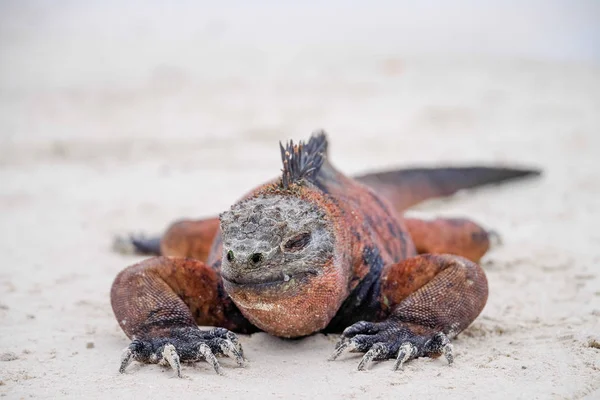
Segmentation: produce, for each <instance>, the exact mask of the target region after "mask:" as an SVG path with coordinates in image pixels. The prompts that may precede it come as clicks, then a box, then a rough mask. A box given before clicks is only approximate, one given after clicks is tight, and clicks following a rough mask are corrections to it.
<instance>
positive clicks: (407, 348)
mask: <svg viewBox="0 0 600 400" xmlns="http://www.w3.org/2000/svg"><path fill="white" fill-rule="evenodd" d="M417 353H418V350H417V347H416V346H415V345H414V344H412V343H410V342H405V343H402V344H401V345H400V350H399V351H398V356H397V357H396V361H395V362H394V366H393V368H392V371H397V370H402V367H403V366H404V363H405V362H407V361H408V360H410V359H412V358H415V357H416V356H417Z"/></svg>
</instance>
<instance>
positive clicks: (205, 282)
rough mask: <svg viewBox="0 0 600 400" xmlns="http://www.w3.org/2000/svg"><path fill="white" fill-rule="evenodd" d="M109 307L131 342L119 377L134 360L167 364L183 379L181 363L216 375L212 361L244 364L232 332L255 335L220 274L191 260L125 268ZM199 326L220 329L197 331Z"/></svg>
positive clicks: (164, 260) (161, 259) (165, 259)
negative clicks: (202, 365)
mask: <svg viewBox="0 0 600 400" xmlns="http://www.w3.org/2000/svg"><path fill="white" fill-rule="evenodd" d="M111 303H112V307H113V311H114V313H115V316H116V317H117V321H118V322H119V325H120V326H121V328H122V329H123V331H124V332H125V334H127V336H128V337H129V338H131V339H132V342H131V344H130V345H129V346H128V347H127V348H126V349H125V351H124V353H123V359H122V363H121V367H120V372H124V371H125V368H126V367H127V366H128V365H129V363H130V362H131V361H133V360H135V361H139V362H145V363H163V364H169V365H171V367H173V369H175V370H176V372H177V375H178V376H181V368H180V363H181V362H186V361H190V362H191V361H198V360H206V361H208V362H209V363H211V364H212V366H213V368H214V369H215V371H216V372H217V373H220V372H221V369H220V366H219V363H218V361H217V359H216V357H215V356H231V357H234V358H235V359H236V361H237V362H238V364H242V362H243V352H242V348H241V346H240V345H239V342H238V340H237V337H236V336H235V334H233V333H232V332H230V330H235V331H237V332H250V331H253V330H255V328H254V327H253V326H252V325H251V324H250V323H249V322H248V321H247V320H246V319H245V318H244V317H243V316H242V315H241V313H240V312H239V310H238V309H237V308H236V307H235V305H234V304H233V303H232V302H231V300H229V298H228V297H227V296H226V295H225V293H224V291H223V288H222V284H221V278H220V276H219V274H218V272H217V271H216V270H214V269H212V268H210V267H208V266H207V265H205V264H204V263H203V262H201V261H197V260H192V259H184V258H176V257H155V258H151V259H148V260H145V261H142V262H141V263H139V264H136V265H133V266H131V267H129V268H126V269H125V270H123V271H122V272H121V273H119V275H117V277H116V279H115V281H114V283H113V286H112V289H111ZM199 324H200V325H209V326H216V327H220V328H216V329H213V330H210V331H201V330H200V329H199V328H198V325H199ZM224 328H226V329H224Z"/></svg>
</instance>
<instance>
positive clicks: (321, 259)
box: [221, 139, 347, 337]
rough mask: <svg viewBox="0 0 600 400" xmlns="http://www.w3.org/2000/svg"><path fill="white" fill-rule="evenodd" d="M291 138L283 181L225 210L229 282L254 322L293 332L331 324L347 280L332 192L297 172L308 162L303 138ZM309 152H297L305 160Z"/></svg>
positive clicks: (224, 268) (225, 266)
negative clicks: (331, 204) (329, 204)
mask: <svg viewBox="0 0 600 400" xmlns="http://www.w3.org/2000/svg"><path fill="white" fill-rule="evenodd" d="M312 140H313V139H311V141H312ZM310 144H311V142H309V144H308V145H310ZM308 145H307V146H308ZM291 146H292V148H289V147H290V145H288V150H287V151H288V153H287V154H288V155H292V156H291V157H290V156H287V157H286V155H285V153H284V156H283V158H284V174H283V177H282V179H281V180H280V181H279V182H278V183H275V184H273V185H272V186H271V187H267V188H266V189H265V190H262V191H259V192H257V193H254V195H253V196H250V197H249V198H248V199H245V200H243V201H241V202H239V203H237V204H235V205H233V206H232V207H231V209H230V210H229V211H226V212H224V213H223V214H221V236H222V241H223V255H222V260H221V275H222V277H223V283H224V287H225V290H226V291H227V293H228V294H229V296H230V297H231V298H232V299H233V301H234V302H235V303H236V305H237V306H238V308H239V309H240V310H241V311H242V313H243V314H244V315H245V316H246V318H248V319H249V320H250V321H251V322H252V323H253V324H255V325H256V326H258V327H259V328H261V329H263V330H265V331H267V332H269V333H272V334H275V335H278V336H288V337H294V336H303V335H308V334H310V333H313V332H315V331H318V330H320V329H323V328H324V327H325V326H327V323H328V322H329V321H330V320H331V318H333V316H334V315H335V312H336V311H337V309H338V308H339V306H340V304H341V301H342V300H343V298H344V295H345V293H343V292H344V290H345V288H346V286H347V285H346V284H345V282H344V280H345V278H344V276H343V275H344V274H343V273H341V268H340V265H339V264H340V263H341V262H342V261H341V259H342V257H340V256H339V254H338V253H339V251H338V250H337V247H336V228H335V224H334V222H333V221H332V219H331V218H330V217H331V216H330V213H328V210H327V208H326V207H324V206H323V204H324V203H327V200H326V198H325V195H324V194H323V193H322V192H320V191H319V190H318V188H316V187H315V186H314V185H312V184H311V183H310V181H309V180H308V179H306V175H304V177H303V178H301V179H298V174H297V173H296V172H297V171H299V170H301V169H302V168H304V171H305V172H306V171H309V168H307V167H306V164H302V163H298V162H297V161H298V160H297V159H293V154H295V155H296V156H298V146H296V147H295V149H296V152H294V147H293V144H292V145H291ZM300 146H302V144H300ZM321 148H323V147H321ZM285 151H286V149H284V148H283V147H282V152H285ZM309 156H311V154H302V153H300V155H299V156H298V157H300V158H301V159H303V162H304V163H306V161H307V159H310V157H309ZM303 157H305V158H303ZM290 158H292V159H290ZM286 160H287V162H288V163H287V165H288V166H289V165H293V166H294V167H296V169H295V170H294V171H295V172H294V171H292V172H290V171H289V169H287V170H286ZM294 163H295V164H294ZM319 167H320V164H319ZM286 171H287V172H288V174H287V175H286ZM310 172H315V170H314V169H312V170H310ZM316 172H318V170H316ZM313 176H314V175H313Z"/></svg>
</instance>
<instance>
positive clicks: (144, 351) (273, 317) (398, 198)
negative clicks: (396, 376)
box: [111, 134, 531, 375]
mask: <svg viewBox="0 0 600 400" xmlns="http://www.w3.org/2000/svg"><path fill="white" fill-rule="evenodd" d="M326 146H327V143H326V139H325V136H324V135H323V134H320V135H316V136H313V137H312V138H311V140H310V141H309V142H308V143H307V144H303V143H301V144H299V145H293V143H290V144H289V145H288V146H287V147H286V148H283V147H282V159H283V163H284V170H283V176H282V177H281V178H279V179H276V180H274V181H271V182H269V183H266V184H264V185H262V186H260V187H258V188H257V189H255V190H253V191H251V192H250V193H249V194H247V195H246V196H244V197H243V198H242V200H240V201H239V202H238V203H236V204H235V205H234V206H232V208H231V209H230V210H229V211H227V212H225V213H224V214H222V215H221V221H220V222H221V227H220V228H221V229H218V226H219V225H218V224H219V220H218V219H216V218H213V219H206V220H197V221H191V220H188V221H182V222H178V223H175V224H173V225H172V226H171V228H170V229H169V230H168V231H167V233H166V234H165V235H164V236H163V238H162V240H161V246H160V247H161V253H162V254H163V256H162V257H155V258H151V259H148V260H145V261H143V262H141V263H139V264H136V265H134V266H131V267H129V268H127V269H125V270H123V271H122V272H121V273H120V274H119V275H118V276H117V278H116V279H115V282H114V284H113V287H112V291H111V301H112V306H113V310H114V312H115V315H116V317H117V320H118V321H119V324H120V325H121V327H122V328H123V330H124V332H125V333H126V334H127V336H128V337H130V338H132V339H133V342H132V344H131V345H130V346H129V347H128V348H127V349H126V351H125V353H124V357H123V362H122V365H121V371H122V372H123V371H124V370H125V367H126V366H127V365H128V364H129V363H130V362H131V361H132V360H137V361H141V362H151V363H152V362H159V363H168V364H170V365H171V366H173V368H175V369H176V371H177V374H178V375H180V366H179V363H180V361H196V360H207V361H209V362H211V364H212V365H213V367H214V368H215V370H216V371H217V372H219V371H220V367H219V366H218V363H217V362H216V359H215V358H214V354H217V355H227V356H233V357H235V358H236V359H237V360H238V361H239V362H241V360H243V353H242V350H241V346H240V345H239V342H238V341H237V338H236V337H235V335H233V333H231V332H229V331H234V332H242V333H250V332H254V331H256V330H263V331H266V332H268V333H270V334H272V335H276V336H281V337H299V336H305V335H309V334H312V333H315V332H319V331H324V332H340V331H342V330H343V333H342V338H341V341H340V343H339V344H338V346H337V347H336V350H335V352H334V354H333V356H332V359H335V358H337V357H338V356H339V355H340V354H342V353H343V352H344V351H359V352H364V353H365V356H364V358H363V360H362V361H361V363H360V365H359V369H365V368H367V367H368V366H369V364H370V363H371V362H372V361H373V360H382V359H389V358H395V359H396V362H395V364H394V368H395V369H397V368H400V367H401V366H402V365H403V363H404V362H406V361H408V360H410V359H412V358H415V357H422V356H429V357H438V356H440V355H441V354H444V355H445V356H446V358H447V360H448V361H449V362H452V359H453V358H452V347H451V345H450V339H451V338H453V337H454V336H455V335H457V334H458V333H459V332H460V331H462V330H463V329H465V328H466V327H467V326H468V325H469V324H470V323H471V322H472V321H473V320H474V319H475V318H476V317H477V316H478V315H479V313H480V312H481V310H482V309H483V307H484V305H485V302H486V300H487V280H486V277H485V274H484V272H483V270H482V269H481V268H480V267H479V265H477V264H476V262H477V261H479V259H480V258H481V257H482V256H483V255H484V254H485V252H486V251H487V250H488V248H489V238H488V233H487V231H486V230H484V229H483V228H481V227H480V226H478V225H477V224H475V223H473V222H471V221H468V220H464V219H437V220H434V221H422V220H418V219H406V220H405V219H403V218H402V215H401V214H400V213H399V212H398V209H400V208H402V207H404V206H405V205H406V204H412V203H414V202H415V199H423V198H427V197H432V196H435V195H447V194H450V193H453V192H456V191H457V190H459V189H460V188H461V187H471V186H473V185H474V184H482V183H486V182H490V181H500V180H506V179H512V178H514V177H518V176H525V175H528V174H530V173H531V172H529V171H521V170H509V169H489V168H483V169H482V168H475V169H469V170H468V171H469V172H465V174H463V175H461V174H460V173H458V174H459V175H460V179H455V181H456V182H458V183H453V182H452V181H449V182H446V181H443V180H442V181H443V185H440V184H439V183H440V179H439V177H440V176H442V177H443V176H444V174H443V170H434V171H435V173H434V174H433V175H432V176H435V179H430V180H428V179H427V176H429V175H426V176H424V178H422V179H421V178H420V179H418V180H415V179H414V177H415V172H414V171H418V174H422V173H423V172H422V170H409V172H408V174H407V172H406V171H398V172H397V173H395V174H393V173H392V174H391V175H390V173H387V174H372V175H366V176H364V177H361V178H359V180H360V181H361V182H364V183H361V182H359V180H355V179H352V178H349V177H347V176H345V175H343V174H342V173H340V172H339V171H337V170H336V169H335V168H334V167H333V166H332V165H331V164H330V163H329V162H328V161H327V159H326ZM440 171H442V172H441V175H440ZM465 171H466V170H465ZM490 171H492V172H490ZM498 171H501V172H498ZM468 173H472V174H475V175H474V176H471V175H468ZM482 174H483V175H482ZM486 174H488V175H486ZM402 176H405V177H408V178H407V182H409V183H410V182H413V181H414V182H416V184H413V185H407V184H405V185H399V186H398V187H399V188H400V189H399V190H397V191H394V190H393V186H392V184H393V183H394V182H396V181H397V180H398V179H400V178H399V177H402ZM418 176H421V175H418ZM450 176H451V177H456V176H457V170H456V169H452V170H451V174H450ZM486 177H487V178H486ZM411 179H412V181H411ZM400 180H401V179H400ZM474 182H475V183H474ZM367 185H370V187H369V186H367ZM419 191H421V192H423V193H421V192H419ZM378 192H381V193H383V194H384V195H386V197H382V196H380V195H379V194H378ZM388 199H390V200H391V201H393V203H391V202H389V201H388ZM425 253H439V254H425ZM442 253H443V254H442ZM165 256H169V257H165ZM198 324H200V325H211V326H216V327H220V328H225V329H221V330H218V329H217V330H213V331H209V332H203V331H200V330H199V329H198V327H197V325H198Z"/></svg>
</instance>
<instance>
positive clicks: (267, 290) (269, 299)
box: [223, 262, 341, 337]
mask: <svg viewBox="0 0 600 400" xmlns="http://www.w3.org/2000/svg"><path fill="white" fill-rule="evenodd" d="M332 264H333V263H332V262H330V263H328V265H325V266H323V268H322V272H321V273H320V274H317V275H315V274H312V273H303V274H298V275H295V276H293V277H290V279H289V280H288V281H283V280H279V281H272V282H262V283H250V284H236V283H233V282H230V281H228V280H227V279H225V278H224V279H223V286H224V289H225V291H226V292H227V294H228V295H229V296H230V297H231V299H232V300H233V302H234V303H235V304H236V305H237V307H238V308H239V309H240V311H241V312H242V314H244V316H245V317H246V318H248V320H249V321H250V322H251V323H252V324H254V325H255V326H257V327H258V328H260V329H261V330H263V331H265V332H267V333H270V334H272V335H275V336H281V337H299V336H306V335H310V334H311V333H314V332H317V331H319V330H321V329H324V328H325V327H326V326H327V324H328V323H329V322H330V321H331V318H333V316H334V315H335V312H336V311H337V305H338V302H339V300H338V297H340V293H339V291H340V289H339V288H340V287H341V286H340V280H341V277H340V276H339V274H338V273H337V272H336V270H335V268H334V266H333V265H332Z"/></svg>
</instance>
